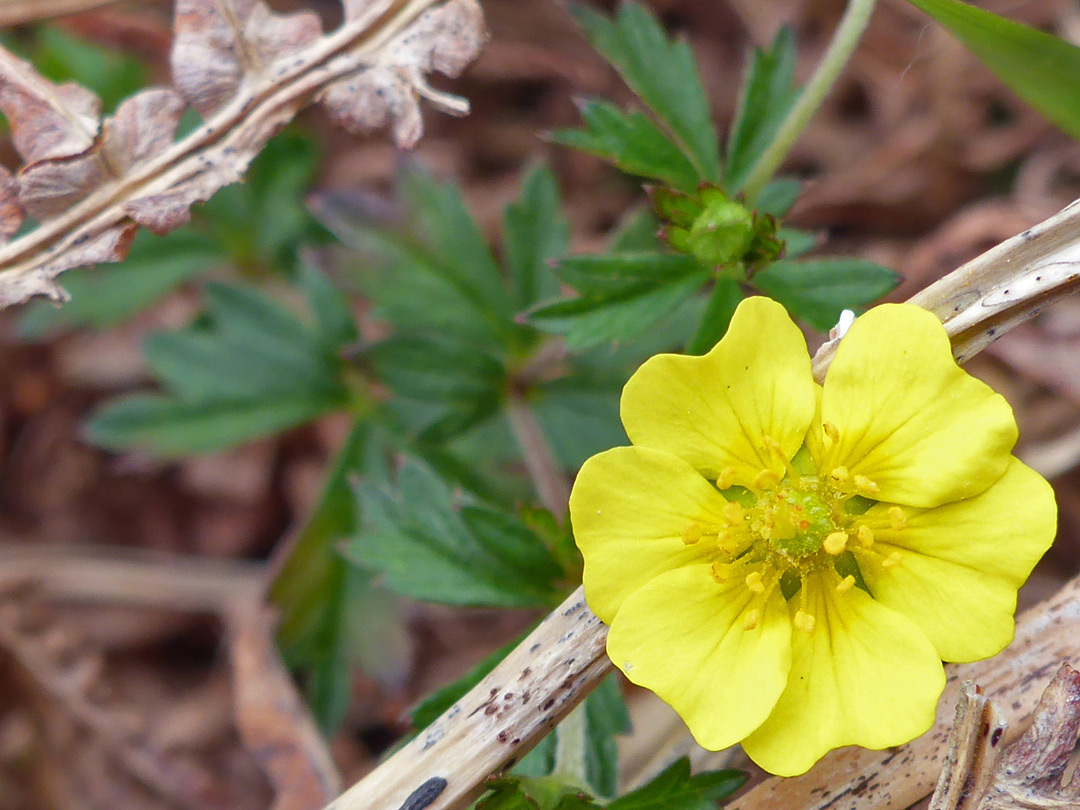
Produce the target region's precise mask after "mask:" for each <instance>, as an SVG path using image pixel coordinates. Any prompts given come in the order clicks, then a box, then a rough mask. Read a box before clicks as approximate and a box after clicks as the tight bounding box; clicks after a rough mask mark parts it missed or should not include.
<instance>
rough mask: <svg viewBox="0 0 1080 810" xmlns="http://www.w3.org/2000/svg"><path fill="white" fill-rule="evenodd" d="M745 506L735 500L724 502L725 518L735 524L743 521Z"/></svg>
mask: <svg viewBox="0 0 1080 810" xmlns="http://www.w3.org/2000/svg"><path fill="white" fill-rule="evenodd" d="M742 519H743V508H742V506H741V505H740V504H738V503H736V502H735V501H728V502H727V503H726V504H724V520H726V521H727V522H728V523H730V524H731V525H732V526H734V525H735V524H737V523H742Z"/></svg>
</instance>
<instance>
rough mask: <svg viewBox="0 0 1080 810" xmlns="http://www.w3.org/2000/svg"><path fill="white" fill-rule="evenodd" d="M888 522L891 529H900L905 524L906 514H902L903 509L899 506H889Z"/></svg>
mask: <svg viewBox="0 0 1080 810" xmlns="http://www.w3.org/2000/svg"><path fill="white" fill-rule="evenodd" d="M889 523H891V524H892V527H893V531H897V532H898V531H900V530H901V529H902V528H904V527H905V526H906V525H907V516H906V515H905V514H904V510H903V509H901V508H900V507H899V506H890V507H889Z"/></svg>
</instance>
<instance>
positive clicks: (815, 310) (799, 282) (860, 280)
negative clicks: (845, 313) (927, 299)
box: [754, 259, 900, 332]
mask: <svg viewBox="0 0 1080 810" xmlns="http://www.w3.org/2000/svg"><path fill="white" fill-rule="evenodd" d="M899 283H900V277H899V276H898V275H897V274H896V273H894V272H893V271H892V270H889V269H888V268H885V267H882V266H881V265H879V264H874V263H873V262H868V261H864V260H862V259H819V260H815V261H799V262H789V261H779V262H775V263H774V264H771V265H769V266H768V267H767V268H765V269H764V270H762V271H761V272H760V273H758V274H757V275H756V276H754V284H755V285H757V287H758V289H760V290H761V291H762V292H764V293H766V294H767V295H770V296H772V297H773V298H775V299H776V300H777V301H779V302H780V303H781V304H783V305H784V306H785V307H787V308H788V309H789V310H790V311H791V312H792V313H793V314H794V315H796V316H798V317H800V318H802V319H803V320H805V321H806V322H807V323H809V324H810V325H811V326H813V327H814V328H815V329H819V330H821V331H823V332H825V331H828V330H829V329H830V328H831V327H832V326H834V325H835V324H836V321H837V319H838V318H839V317H840V312H841V311H842V310H844V309H858V308H861V307H864V306H866V305H867V304H870V303H871V302H873V301H876V300H877V299H878V298H880V297H881V296H883V295H885V293H887V292H889V291H890V290H892V289H893V288H894V287H895V286H896V285H897V284H899Z"/></svg>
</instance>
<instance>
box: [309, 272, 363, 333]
mask: <svg viewBox="0 0 1080 810" xmlns="http://www.w3.org/2000/svg"><path fill="white" fill-rule="evenodd" d="M299 281H300V289H301V290H303V292H304V296H305V297H306V298H307V301H308V306H309V307H310V308H311V314H312V316H313V317H314V319H315V324H314V327H315V333H316V335H317V336H318V337H319V338H320V341H319V342H320V343H321V345H322V346H323V348H326V349H329V350H336V349H338V348H340V347H341V346H345V345H346V344H349V343H352V342H353V341H355V340H357V339H358V338H359V336H360V333H359V330H358V329H357V326H356V318H355V317H353V314H352V311H351V310H350V309H349V303H348V299H347V298H346V297H345V295H344V294H343V293H342V292H341V290H339V289H338V288H337V287H335V286H334V285H333V284H332V283H331V282H330V279H329V278H327V276H326V274H325V273H323V272H321V271H320V270H319V269H318V268H317V267H315V266H314V265H312V264H311V263H309V262H304V263H303V264H301V266H300V278H299Z"/></svg>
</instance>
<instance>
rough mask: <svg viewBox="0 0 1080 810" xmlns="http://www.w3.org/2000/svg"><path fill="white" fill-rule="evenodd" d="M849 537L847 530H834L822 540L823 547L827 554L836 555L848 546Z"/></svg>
mask: <svg viewBox="0 0 1080 810" xmlns="http://www.w3.org/2000/svg"><path fill="white" fill-rule="evenodd" d="M847 539H848V538H847V532H833V533H832V534H830V535H829V536H828V537H826V538H825V539H824V540H823V541H822V543H821V547H822V548H823V549H825V553H826V554H832V555H833V556H836V555H837V554H839V553H840V552H842V551H843V550H844V549H845V548H847Z"/></svg>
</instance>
